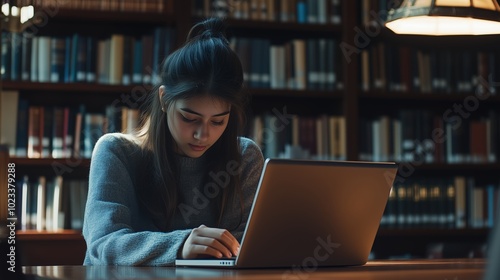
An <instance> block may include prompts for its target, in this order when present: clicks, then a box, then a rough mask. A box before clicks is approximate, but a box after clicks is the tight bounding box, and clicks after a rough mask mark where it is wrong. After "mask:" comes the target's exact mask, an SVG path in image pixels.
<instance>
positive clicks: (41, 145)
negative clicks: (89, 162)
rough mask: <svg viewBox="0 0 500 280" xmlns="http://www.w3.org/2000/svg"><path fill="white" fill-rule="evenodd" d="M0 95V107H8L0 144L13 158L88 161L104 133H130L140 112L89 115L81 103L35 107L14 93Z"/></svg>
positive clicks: (125, 110)
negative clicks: (3, 145) (5, 147)
mask: <svg viewBox="0 0 500 280" xmlns="http://www.w3.org/2000/svg"><path fill="white" fill-rule="evenodd" d="M2 95H3V96H2V97H3V98H2V108H9V109H6V110H5V111H3V112H2V118H1V120H2V142H3V143H5V144H7V145H8V146H9V153H10V155H11V156H12V157H28V158H72V157H73V158H81V157H82V158H90V157H91V155H92V150H93V149H94V146H95V143H96V142H97V140H98V139H99V138H100V137H101V136H102V135H103V134H105V133H109V132H130V131H133V130H134V129H136V128H137V124H138V119H139V110H138V109H131V108H127V107H121V106H113V105H109V106H107V107H106V108H105V110H104V111H103V112H89V111H88V110H87V109H86V106H85V105H83V104H82V105H80V106H78V107H70V106H38V105H30V103H29V102H28V101H27V100H25V99H23V98H19V94H18V93H17V92H3V93H2ZM14 116H15V117H14Z"/></svg>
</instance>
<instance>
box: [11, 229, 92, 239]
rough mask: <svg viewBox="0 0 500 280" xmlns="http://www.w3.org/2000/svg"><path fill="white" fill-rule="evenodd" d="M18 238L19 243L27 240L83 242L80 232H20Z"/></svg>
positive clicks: (17, 234)
mask: <svg viewBox="0 0 500 280" xmlns="http://www.w3.org/2000/svg"><path fill="white" fill-rule="evenodd" d="M16 237H17V239H18V240H19V241H21V242H22V241H27V240H38V241H43V240H69V241H71V240H76V241H80V240H83V236H82V232H81V231H79V230H69V229H65V230H58V231H37V230H18V231H17V232H16Z"/></svg>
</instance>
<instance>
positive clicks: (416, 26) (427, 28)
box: [386, 16, 500, 36]
mask: <svg viewBox="0 0 500 280" xmlns="http://www.w3.org/2000/svg"><path fill="white" fill-rule="evenodd" d="M386 26H387V28H389V29H391V30H392V31H393V32H394V33H396V34H410V35H433V36H442V35H464V34H466V35H489V34H499V33H500V22H498V21H491V20H481V19H474V18H461V17H438V16H417V17H408V18H402V19H398V20H395V21H391V22H388V23H387V24H386Z"/></svg>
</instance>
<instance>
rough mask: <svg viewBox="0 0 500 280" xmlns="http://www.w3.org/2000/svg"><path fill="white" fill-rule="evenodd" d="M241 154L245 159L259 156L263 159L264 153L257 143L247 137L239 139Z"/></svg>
mask: <svg viewBox="0 0 500 280" xmlns="http://www.w3.org/2000/svg"><path fill="white" fill-rule="evenodd" d="M239 140H240V147H241V154H242V155H243V156H244V157H245V156H248V155H252V154H254V155H259V156H261V157H262V151H261V150H260V148H259V146H258V145H257V143H255V142H254V141H253V140H252V139H250V138H247V137H239Z"/></svg>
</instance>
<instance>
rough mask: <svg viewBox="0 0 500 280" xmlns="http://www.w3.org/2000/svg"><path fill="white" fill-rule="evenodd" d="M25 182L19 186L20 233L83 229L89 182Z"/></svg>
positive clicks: (25, 179) (56, 179)
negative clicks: (21, 231)
mask: <svg viewBox="0 0 500 280" xmlns="http://www.w3.org/2000/svg"><path fill="white" fill-rule="evenodd" d="M22 178H23V179H22V180H19V182H18V183H17V185H16V194H17V195H16V215H17V223H16V226H17V229H18V230H30V229H31V230H48V231H54V230H60V229H75V230H81V229H82V226H83V218H84V213H85V204H86V201H87V191H88V181H87V180H75V179H72V180H67V179H63V177H61V176H57V177H54V178H47V177H45V176H40V177H38V178H30V177H29V176H28V175H24V176H23V177H22Z"/></svg>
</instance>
